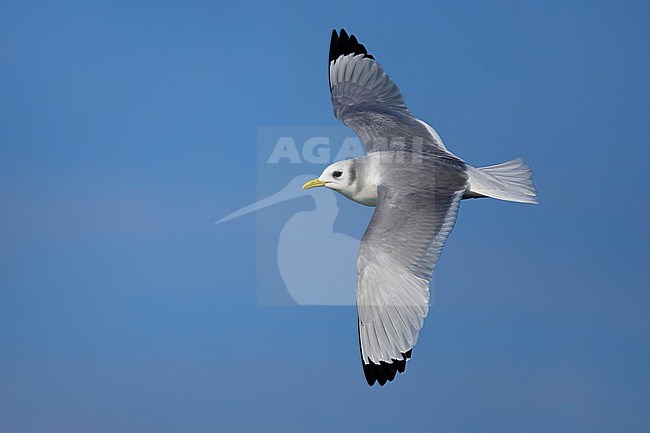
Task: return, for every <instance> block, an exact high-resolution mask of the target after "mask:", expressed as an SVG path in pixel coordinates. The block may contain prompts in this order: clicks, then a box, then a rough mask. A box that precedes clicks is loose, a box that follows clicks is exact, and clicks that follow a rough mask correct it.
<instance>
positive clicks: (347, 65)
mask: <svg viewBox="0 0 650 433" xmlns="http://www.w3.org/2000/svg"><path fill="white" fill-rule="evenodd" d="M329 84H330V92H331V95H332V105H333V106H334V115H335V116H336V117H337V118H338V119H340V120H341V121H342V122H343V123H344V124H345V125H347V126H348V127H350V128H351V129H352V130H353V131H354V132H355V133H356V134H357V135H358V136H359V138H361V140H362V141H363V142H364V144H365V147H366V153H372V152H376V151H380V150H400V151H412V150H413V149H418V150H420V149H421V150H422V151H424V152H425V153H441V151H444V153H447V149H446V148H445V146H444V144H443V143H442V140H441V139H440V136H439V135H438V133H437V132H436V131H435V130H434V129H433V128H431V127H430V126H429V125H427V124H426V123H424V122H422V121H421V120H420V119H418V118H416V117H414V116H413V115H412V114H411V113H410V112H409V110H408V108H407V107H406V103H405V102H404V98H403V97H402V93H401V92H400V90H399V88H398V87H397V85H396V84H395V83H394V82H393V81H392V80H391V79H390V77H389V76H388V74H386V72H384V69H383V68H382V67H381V65H379V63H377V61H376V60H375V58H374V57H373V56H372V55H370V54H368V51H367V50H366V48H365V47H364V46H363V45H362V44H360V43H359V41H358V40H357V38H356V37H355V36H354V35H352V36H348V34H347V33H346V31H345V30H343V29H341V32H340V34H339V33H337V32H336V30H334V31H332V40H331V42H330V53H329Z"/></svg>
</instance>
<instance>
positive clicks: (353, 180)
mask: <svg viewBox="0 0 650 433" xmlns="http://www.w3.org/2000/svg"><path fill="white" fill-rule="evenodd" d="M362 159H363V158H357V159H346V160H343V161H338V162H335V163H334V164H332V165H330V166H329V167H327V168H326V169H325V170H324V171H323V173H322V174H321V175H320V176H319V177H318V179H313V180H310V181H309V182H307V183H306V184H304V185H303V186H302V188H303V189H309V188H316V187H318V186H324V187H326V188H329V189H333V190H334V191H337V192H339V193H341V194H343V195H344V196H346V197H347V198H349V199H351V200H354V201H356V202H357V203H361V204H365V205H367V206H375V204H376V202H377V187H376V186H375V185H374V183H372V182H368V181H367V179H365V174H366V173H365V170H363V168H364V165H363V164H362V162H363V161H362Z"/></svg>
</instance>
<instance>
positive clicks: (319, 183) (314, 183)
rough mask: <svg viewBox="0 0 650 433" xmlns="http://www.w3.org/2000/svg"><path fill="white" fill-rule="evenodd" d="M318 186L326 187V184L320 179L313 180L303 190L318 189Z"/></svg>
mask: <svg viewBox="0 0 650 433" xmlns="http://www.w3.org/2000/svg"><path fill="white" fill-rule="evenodd" d="M317 186H325V182H323V181H320V180H318V179H312V180H310V181H309V182H307V183H306V184H304V185H303V186H302V189H310V188H316V187H317Z"/></svg>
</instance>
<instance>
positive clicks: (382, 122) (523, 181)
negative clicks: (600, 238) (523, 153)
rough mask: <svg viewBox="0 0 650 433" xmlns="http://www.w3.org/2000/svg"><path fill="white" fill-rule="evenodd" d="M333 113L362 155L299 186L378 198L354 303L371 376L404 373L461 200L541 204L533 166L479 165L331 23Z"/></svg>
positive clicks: (372, 201) (382, 378)
mask: <svg viewBox="0 0 650 433" xmlns="http://www.w3.org/2000/svg"><path fill="white" fill-rule="evenodd" d="M329 85H330V91H331V96H332V104H333V105H334V115H335V116H336V117H337V118H338V119H339V120H341V121H342V122H343V123H344V124H345V125H347V126H348V127H350V128H351V129H352V130H353V131H354V132H355V133H356V134H357V135H358V136H359V137H360V138H361V140H362V141H363V143H364V146H365V151H366V156H363V157H361V158H355V159H348V160H344V161H339V162H336V163H334V164H332V165H330V166H329V167H327V168H326V169H325V171H323V173H322V174H321V175H320V177H318V178H317V179H313V180H311V181H309V182H307V183H306V184H305V185H304V186H303V188H314V187H320V186H324V187H326V188H330V189H332V190H334V191H337V192H339V193H341V194H343V195H344V196H345V197H347V198H349V199H351V200H353V201H355V202H357V203H361V204H364V205H368V206H375V212H374V214H373V216H372V219H371V221H370V224H369V225H368V228H367V229H366V232H365V234H364V235H363V238H362V239H361V245H360V247H359V253H358V255H357V292H356V301H357V312H358V315H359V321H358V324H359V346H360V350H361V360H362V364H363V371H364V374H365V377H366V380H367V381H368V384H369V385H373V384H374V383H375V382H378V383H379V384H380V385H384V384H385V383H386V382H387V381H392V380H393V379H394V378H395V375H396V374H397V372H400V373H403V372H404V369H405V368H406V361H407V360H408V359H409V358H410V357H411V352H412V349H413V346H415V344H416V342H417V339H418V334H419V332H420V329H421V328H422V325H423V323H424V318H425V317H426V316H427V313H428V311H429V283H430V281H431V278H432V276H433V271H434V269H435V266H436V262H437V261H438V257H440V253H441V251H442V248H443V246H444V244H445V241H446V240H447V237H448V236H449V233H450V232H451V230H452V228H453V227H454V224H455V222H456V216H457V215H458V207H459V205H460V201H461V200H462V199H467V198H480V197H491V198H495V199H500V200H506V201H513V202H519V203H537V197H536V191H535V187H534V186H533V184H532V172H531V170H530V167H529V166H528V165H526V164H524V162H523V160H522V159H514V160H512V161H508V162H504V163H502V164H497V165H493V166H489V167H482V168H474V167H472V166H471V165H469V164H467V163H466V162H464V161H463V160H462V159H461V158H459V157H457V156H456V155H454V154H453V153H451V152H450V151H449V150H447V148H446V147H445V145H444V144H443V142H442V139H441V138H440V136H439V135H438V133H437V132H436V131H435V130H434V129H433V128H432V127H431V126H429V125H428V124H426V123H425V122H423V121H422V120H420V119H418V118H417V117H415V116H414V115H413V114H411V112H410V111H409V110H408V108H407V107H406V104H405V103H404V98H403V97H402V94H401V93H400V91H399V89H398V88H397V86H396V85H395V83H393V81H392V80H391V79H390V78H389V77H388V75H387V74H386V73H385V72H384V70H383V68H382V67H381V66H380V65H379V63H377V61H376V60H375V58H374V57H373V56H372V55H370V54H368V51H367V50H366V48H365V47H364V46H363V45H362V44H360V43H359V42H358V41H357V38H356V37H355V36H354V35H353V36H348V34H347V33H346V31H345V30H343V29H341V32H340V33H337V31H336V30H334V31H333V32H332V40H331V43H330V52H329Z"/></svg>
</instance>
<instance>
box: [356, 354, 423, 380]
mask: <svg viewBox="0 0 650 433" xmlns="http://www.w3.org/2000/svg"><path fill="white" fill-rule="evenodd" d="M412 352H413V349H411V350H409V351H408V352H405V353H402V357H403V359H401V360H399V361H398V360H396V359H391V362H384V361H380V362H379V364H375V363H374V362H371V363H369V364H366V363H365V362H364V361H363V360H362V361H361V364H362V365H363V374H364V375H365V376H366V382H368V385H370V386H373V385H374V384H375V382H377V383H379V386H384V385H385V384H386V383H387V382H391V381H392V380H393V379H395V376H396V375H397V373H398V372H399V373H404V370H406V360H407V359H409V358H411V353H412Z"/></svg>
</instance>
